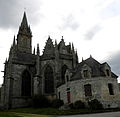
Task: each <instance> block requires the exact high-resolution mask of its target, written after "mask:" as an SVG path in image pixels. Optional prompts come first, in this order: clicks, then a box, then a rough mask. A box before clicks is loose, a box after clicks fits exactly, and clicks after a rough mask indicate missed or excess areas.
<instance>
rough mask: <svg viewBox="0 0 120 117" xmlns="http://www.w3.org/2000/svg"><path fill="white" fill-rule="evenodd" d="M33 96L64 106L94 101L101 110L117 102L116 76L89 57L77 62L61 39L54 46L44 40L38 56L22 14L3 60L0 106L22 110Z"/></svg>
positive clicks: (75, 53)
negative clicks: (101, 107) (52, 100)
mask: <svg viewBox="0 0 120 117" xmlns="http://www.w3.org/2000/svg"><path fill="white" fill-rule="evenodd" d="M35 51H36V52H35ZM85 87H86V91H85V90H84V88H85ZM108 88H109V90H110V88H111V90H112V91H111V92H108ZM110 93H111V94H110ZM36 94H38V95H45V96H48V97H49V98H51V99H52V98H60V99H63V101H64V103H71V102H75V101H76V100H82V101H87V100H90V99H94V98H97V99H98V100H100V101H101V102H102V103H103V104H104V106H105V107H107V106H108V105H110V106H111V107H117V106H118V105H119V104H118V103H119V99H120V98H119V97H120V96H119V88H118V83H117V76H116V75H115V74H114V73H112V72H111V69H110V67H109V65H108V64H107V63H104V64H100V63H98V62H97V61H96V60H94V59H93V58H92V57H90V58H89V59H87V60H85V61H82V62H81V63H78V56H77V52H76V51H75V50H74V45H73V44H72V45H71V44H69V45H65V42H64V39H63V37H62V39H61V41H60V42H59V43H57V42H56V41H55V44H53V42H52V39H51V38H50V37H48V40H47V42H46V45H45V48H44V50H43V54H41V55H40V50H39V44H37V49H36V50H35V49H34V50H33V52H32V32H31V29H30V27H29V26H28V22H27V18H26V14H25V13H24V16H23V20H22V23H21V25H20V27H19V31H18V34H17V38H15V37H14V39H13V44H12V46H11V48H10V52H9V58H8V60H6V61H5V67H4V81H3V85H2V88H1V98H0V103H1V105H2V106H4V107H5V108H16V107H25V106H28V104H29V101H30V99H31V97H32V96H34V95H36ZM70 95H71V96H70ZM68 96H69V97H68ZM112 103H113V104H112Z"/></svg>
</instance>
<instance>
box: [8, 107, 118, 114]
mask: <svg viewBox="0 0 120 117" xmlns="http://www.w3.org/2000/svg"><path fill="white" fill-rule="evenodd" d="M111 111H112V112H113V111H120V109H108V110H90V109H71V110H59V109H55V108H42V109H40V108H19V109H11V110H9V112H16V113H28V114H40V115H75V114H88V113H101V112H111Z"/></svg>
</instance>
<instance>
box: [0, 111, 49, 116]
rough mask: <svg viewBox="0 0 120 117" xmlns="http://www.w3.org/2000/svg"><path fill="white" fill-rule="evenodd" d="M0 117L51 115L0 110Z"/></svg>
mask: <svg viewBox="0 0 120 117" xmlns="http://www.w3.org/2000/svg"><path fill="white" fill-rule="evenodd" d="M0 117H51V116H49V115H40V114H29V113H18V112H0Z"/></svg>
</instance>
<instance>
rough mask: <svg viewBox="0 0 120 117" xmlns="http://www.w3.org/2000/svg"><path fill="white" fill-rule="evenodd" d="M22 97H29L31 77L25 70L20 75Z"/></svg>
mask: <svg viewBox="0 0 120 117" xmlns="http://www.w3.org/2000/svg"><path fill="white" fill-rule="evenodd" d="M21 95H22V96H31V75H30V73H29V72H28V71H27V70H25V71H24V72H23V73H22V90H21Z"/></svg>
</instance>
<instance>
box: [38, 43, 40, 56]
mask: <svg viewBox="0 0 120 117" xmlns="http://www.w3.org/2000/svg"><path fill="white" fill-rule="evenodd" d="M37 55H40V49H39V44H37Z"/></svg>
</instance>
